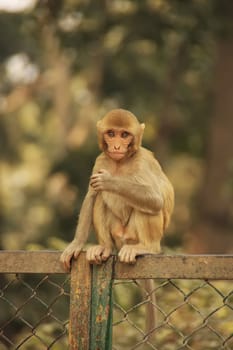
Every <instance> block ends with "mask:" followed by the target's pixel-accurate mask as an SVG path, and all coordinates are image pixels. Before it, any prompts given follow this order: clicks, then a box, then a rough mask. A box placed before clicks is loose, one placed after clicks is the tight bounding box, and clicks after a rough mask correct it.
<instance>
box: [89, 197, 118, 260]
mask: <svg viewBox="0 0 233 350" xmlns="http://www.w3.org/2000/svg"><path fill="white" fill-rule="evenodd" d="M109 219H110V218H109V213H108V210H107V208H106V206H105V204H104V202H103V200H102V196H101V194H98V195H97V198H96V201H95V205H94V209H93V224H94V229H95V233H96V235H97V240H98V243H99V244H98V245H94V246H93V247H90V248H89V249H88V250H87V260H88V261H89V262H90V263H92V264H101V263H102V262H103V261H106V260H107V259H108V257H109V256H110V255H111V253H112V249H113V242H112V238H111V235H110V228H109Z"/></svg>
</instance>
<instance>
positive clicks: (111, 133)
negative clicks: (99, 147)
mask: <svg viewBox="0 0 233 350" xmlns="http://www.w3.org/2000/svg"><path fill="white" fill-rule="evenodd" d="M132 141H133V135H131V134H130V133H129V132H128V131H125V130H118V129H111V130H108V131H107V132H105V133H104V142H105V144H106V146H107V147H106V153H107V154H108V156H109V157H110V158H111V159H113V160H115V161H119V160H122V159H123V158H125V157H126V155H127V153H128V149H129V146H130V144H131V143H132Z"/></svg>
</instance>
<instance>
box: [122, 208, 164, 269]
mask: <svg viewBox="0 0 233 350" xmlns="http://www.w3.org/2000/svg"><path fill="white" fill-rule="evenodd" d="M162 235H163V216H162V212H160V213H158V215H156V216H154V215H148V214H144V213H141V212H138V211H134V212H133V213H132V215H131V218H130V221H129V223H128V225H127V227H126V228H125V233H124V245H123V246H122V248H121V249H120V251H119V254H118V255H119V259H120V261H121V262H125V263H135V262H136V256H138V255H142V254H148V253H150V254H152V253H156V254H158V253H160V240H161V238H162Z"/></svg>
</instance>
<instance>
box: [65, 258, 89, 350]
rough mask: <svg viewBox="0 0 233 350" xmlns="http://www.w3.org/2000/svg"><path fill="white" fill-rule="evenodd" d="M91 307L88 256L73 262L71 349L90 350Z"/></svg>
mask: <svg viewBox="0 0 233 350" xmlns="http://www.w3.org/2000/svg"><path fill="white" fill-rule="evenodd" d="M90 305H91V266H90V264H89V263H88V261H87V260H86V254H85V253H81V254H80V255H79V257H78V259H77V260H74V261H73V264H72V270H71V290H70V325H69V345H70V346H69V349H70V350H88V349H89V332H90Z"/></svg>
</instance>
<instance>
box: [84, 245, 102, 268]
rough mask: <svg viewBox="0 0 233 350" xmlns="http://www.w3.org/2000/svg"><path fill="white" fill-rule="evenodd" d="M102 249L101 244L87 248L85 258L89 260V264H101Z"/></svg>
mask: <svg viewBox="0 0 233 350" xmlns="http://www.w3.org/2000/svg"><path fill="white" fill-rule="evenodd" d="M102 251H103V247H101V246H94V247H90V248H89V249H88V250H87V255H86V257H87V260H88V261H89V263H90V264H101V262H102V260H101V253H102Z"/></svg>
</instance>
